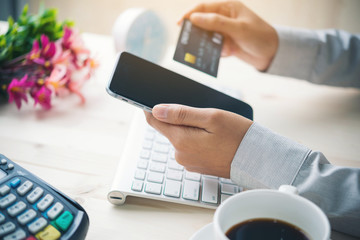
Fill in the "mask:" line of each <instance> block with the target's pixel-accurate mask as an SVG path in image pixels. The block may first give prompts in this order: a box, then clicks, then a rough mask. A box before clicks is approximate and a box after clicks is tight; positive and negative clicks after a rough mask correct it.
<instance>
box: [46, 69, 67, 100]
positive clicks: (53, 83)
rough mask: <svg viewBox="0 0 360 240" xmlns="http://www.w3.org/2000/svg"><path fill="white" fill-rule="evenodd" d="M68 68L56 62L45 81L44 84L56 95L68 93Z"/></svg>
mask: <svg viewBox="0 0 360 240" xmlns="http://www.w3.org/2000/svg"><path fill="white" fill-rule="evenodd" d="M69 75H70V74H69V72H68V69H67V67H66V65H64V64H57V65H55V66H54V69H53V70H52V71H51V74H50V77H48V78H47V79H46V81H45V85H46V86H47V87H48V88H50V89H52V90H53V91H54V92H55V93H56V95H60V96H64V95H65V94H66V93H69V90H68V89H67V83H68V82H70V76H69Z"/></svg>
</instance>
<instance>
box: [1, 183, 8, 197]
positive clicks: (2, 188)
mask: <svg viewBox="0 0 360 240" xmlns="http://www.w3.org/2000/svg"><path fill="white" fill-rule="evenodd" d="M9 192H10V187H9V186H8V185H3V186H1V187H0V195H1V196H5V195H6V194H8V193H9Z"/></svg>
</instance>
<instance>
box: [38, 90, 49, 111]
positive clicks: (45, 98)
mask: <svg viewBox="0 0 360 240" xmlns="http://www.w3.org/2000/svg"><path fill="white" fill-rule="evenodd" d="M34 100H35V104H34V105H36V104H38V103H39V104H40V105H41V107H42V108H44V109H45V110H49V109H50V108H51V90H50V89H48V88H47V87H45V86H42V87H41V88H40V90H39V91H37V92H36V93H35V94H34Z"/></svg>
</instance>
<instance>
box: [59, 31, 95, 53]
mask: <svg viewBox="0 0 360 240" xmlns="http://www.w3.org/2000/svg"><path fill="white" fill-rule="evenodd" d="M62 46H63V48H64V49H71V50H72V51H74V52H75V53H76V54H80V53H82V54H87V55H88V54H90V50H89V49H87V48H86V47H85V45H84V42H83V40H82V39H81V37H80V35H79V34H78V32H76V31H73V30H72V29H71V28H68V27H64V36H63V38H62Z"/></svg>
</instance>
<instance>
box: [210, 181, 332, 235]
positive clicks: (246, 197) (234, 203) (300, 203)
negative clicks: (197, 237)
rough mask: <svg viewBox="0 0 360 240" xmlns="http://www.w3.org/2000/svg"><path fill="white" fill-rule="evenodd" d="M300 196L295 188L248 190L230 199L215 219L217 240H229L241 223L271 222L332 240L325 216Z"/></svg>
mask: <svg viewBox="0 0 360 240" xmlns="http://www.w3.org/2000/svg"><path fill="white" fill-rule="evenodd" d="M297 193H298V192H297V189H296V188H295V187H293V186H289V185H283V186H281V187H280V188H279V190H268V189H259V190H248V191H244V192H241V193H238V194H236V195H234V196H232V197H230V198H228V199H227V200H226V201H225V202H223V203H222V204H221V205H220V206H219V207H218V208H217V210H216V212H215V215H214V221H213V231H214V235H215V239H218V240H228V238H227V237H226V235H225V234H226V232H227V231H228V230H229V229H230V228H231V227H233V226H235V225H236V224H239V223H241V222H245V221H248V220H250V219H258V218H269V219H278V220H282V221H285V222H287V223H290V224H292V225H294V226H296V227H298V228H300V229H301V230H302V232H304V233H305V234H306V236H308V237H309V238H310V239H312V240H329V239H330V223H329V220H328V219H327V217H326V215H325V214H324V212H323V211H322V210H321V209H320V208H319V207H318V206H316V205H315V204H314V203H313V202H311V201H309V200H307V199H306V198H303V197H301V196H299V195H298V194H297Z"/></svg>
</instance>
